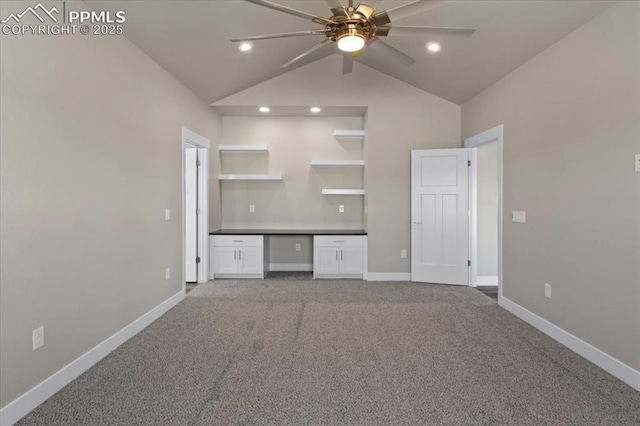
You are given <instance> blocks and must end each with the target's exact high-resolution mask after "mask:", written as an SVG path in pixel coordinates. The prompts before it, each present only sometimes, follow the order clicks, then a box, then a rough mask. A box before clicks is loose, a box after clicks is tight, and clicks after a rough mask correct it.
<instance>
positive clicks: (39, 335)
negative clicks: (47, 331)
mask: <svg viewBox="0 0 640 426" xmlns="http://www.w3.org/2000/svg"><path fill="white" fill-rule="evenodd" d="M31 337H32V340H33V350H34V351H35V350H36V349H39V348H41V347H43V346H44V325H41V326H40V327H38V328H36V329H35V330H33V331H32V332H31Z"/></svg>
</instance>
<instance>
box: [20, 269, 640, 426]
mask: <svg viewBox="0 0 640 426" xmlns="http://www.w3.org/2000/svg"><path fill="white" fill-rule="evenodd" d="M20 424H22V425H214V424H221V425H228V424H242V425H249V424H256V425H266V424H276V425H280V424H288V425H298V424H335V425H338V424H358V425H378V424H407V425H415V424H423V425H498V424H499V425H639V424H640V392H637V391H635V390H633V389H632V388H631V387H629V386H627V385H626V384H624V383H622V382H620V381H619V380H617V379H615V378H613V377H612V376H610V375H609V374H608V373H606V372H604V371H602V370H601V369H599V368H598V367H596V366H595V365H593V364H591V363H589V362H588V361H586V360H584V359H583V358H581V357H579V356H578V355H576V354H574V353H573V352H571V351H570V350H568V349H566V348H565V347H563V346H561V345H560V344H558V343H556V342H555V341H553V340H552V339H550V338H548V337H547V336H545V335H543V334H542V333H540V332H538V331H537V330H535V329H534V328H532V327H530V326H529V325H527V324H525V323H524V322H522V321H521V320H519V319H517V318H516V317H514V316H513V315H511V314H510V313H508V312H507V311H505V310H503V309H501V308H499V307H498V306H497V304H496V303H495V301H493V300H492V299H490V298H488V297H487V296H485V295H483V294H482V293H480V292H478V291H476V290H474V289H472V288H460V287H453V286H438V285H429V284H416V283H377V282H363V281H309V280H305V279H291V278H290V279H272V280H264V281H253V280H237V281H236V280H217V281H214V282H210V283H207V284H203V285H199V286H197V288H195V289H194V290H192V291H191V292H190V293H189V294H188V295H187V298H186V300H185V301H184V302H183V303H181V304H180V305H178V306H176V307H175V308H174V309H172V310H171V311H170V312H168V313H167V314H166V315H164V316H163V317H162V318H160V319H159V320H158V321H156V322H155V323H154V324H152V325H151V326H149V327H148V328H147V329H145V330H144V331H143V332H141V333H140V334H138V335H137V336H135V337H134V338H132V339H131V340H129V341H128V342H126V343H125V344H124V345H122V346H121V347H120V348H118V349H117V350H116V351H114V352H113V353H112V354H111V355H109V356H108V357H106V358H105V359H104V360H103V361H101V362H100V363H99V364H97V365H96V366H95V367H94V368H92V369H91V370H89V371H88V372H87V373H85V374H83V375H82V376H81V377H79V378H78V379H77V380H75V381H74V382H72V383H71V384H70V385H69V386H67V387H66V388H65V389H63V390H62V391H61V392H59V393H58V394H57V395H55V396H54V397H53V398H51V399H50V400H48V401H47V402H45V403H44V404H43V405H41V406H40V407H38V408H37V409H36V410H34V411H33V412H32V413H31V414H29V415H28V416H27V417H26V418H24V419H23V420H22V422H21V423H20Z"/></svg>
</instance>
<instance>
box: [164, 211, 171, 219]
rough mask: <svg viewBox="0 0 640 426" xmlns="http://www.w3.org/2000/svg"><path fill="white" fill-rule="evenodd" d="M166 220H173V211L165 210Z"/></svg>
mask: <svg viewBox="0 0 640 426" xmlns="http://www.w3.org/2000/svg"><path fill="white" fill-rule="evenodd" d="M164 220H171V210H170V209H164Z"/></svg>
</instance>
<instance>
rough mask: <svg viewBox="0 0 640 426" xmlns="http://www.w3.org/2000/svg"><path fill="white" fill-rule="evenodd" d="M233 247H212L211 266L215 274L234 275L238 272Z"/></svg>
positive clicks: (235, 250) (236, 255) (235, 253)
mask: <svg viewBox="0 0 640 426" xmlns="http://www.w3.org/2000/svg"><path fill="white" fill-rule="evenodd" d="M237 251H238V249H236V248H234V247H214V248H213V264H214V267H213V268H214V269H213V271H214V273H215V274H235V273H237V272H238V261H237V257H238V254H237Z"/></svg>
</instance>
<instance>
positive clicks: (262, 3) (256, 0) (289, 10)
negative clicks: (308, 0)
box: [244, 0, 333, 25]
mask: <svg viewBox="0 0 640 426" xmlns="http://www.w3.org/2000/svg"><path fill="white" fill-rule="evenodd" d="M244 1H247V2H249V3H253V4H257V5H258V6H263V7H267V8H269V9H273V10H277V11H279V12H283V13H288V14H289V15H293V16H297V17H298V18H303V19H309V20H311V21H313V22H315V23H317V24H322V25H325V24H329V23H331V22H333V21H332V20H330V19H327V18H323V17H321V16H316V15H312V14H310V13H307V12H303V11H301V10H298V9H294V8H292V7H288V6H283V5H281V4H278V3H273V2H270V1H267V0H244Z"/></svg>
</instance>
